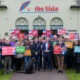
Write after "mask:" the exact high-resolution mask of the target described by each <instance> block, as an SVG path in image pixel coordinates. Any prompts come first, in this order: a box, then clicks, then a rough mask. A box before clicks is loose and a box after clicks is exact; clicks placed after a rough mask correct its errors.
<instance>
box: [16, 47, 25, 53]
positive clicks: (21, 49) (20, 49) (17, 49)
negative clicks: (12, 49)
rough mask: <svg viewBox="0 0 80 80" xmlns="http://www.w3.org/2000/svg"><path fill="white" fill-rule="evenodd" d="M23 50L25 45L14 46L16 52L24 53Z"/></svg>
mask: <svg viewBox="0 0 80 80" xmlns="http://www.w3.org/2000/svg"><path fill="white" fill-rule="evenodd" d="M24 52H25V47H24V46H17V47H16V53H18V54H19V53H24Z"/></svg>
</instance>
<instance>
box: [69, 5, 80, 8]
mask: <svg viewBox="0 0 80 80" xmlns="http://www.w3.org/2000/svg"><path fill="white" fill-rule="evenodd" d="M70 8H71V9H80V6H79V5H71V6H70Z"/></svg>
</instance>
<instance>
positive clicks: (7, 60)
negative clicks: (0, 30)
mask: <svg viewBox="0 0 80 80" xmlns="http://www.w3.org/2000/svg"><path fill="white" fill-rule="evenodd" d="M4 46H5V47H11V45H10V43H9V40H5V45H4ZM2 52H3V51H2ZM2 54H3V53H2ZM9 54H10V53H8V55H5V56H4V74H6V73H10V70H11V54H10V55H9ZM7 67H8V68H7Z"/></svg>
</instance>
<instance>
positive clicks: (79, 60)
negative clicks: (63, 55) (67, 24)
mask: <svg viewBox="0 0 80 80" xmlns="http://www.w3.org/2000/svg"><path fill="white" fill-rule="evenodd" d="M74 54H75V57H76V73H79V72H80V41H75V42H74Z"/></svg>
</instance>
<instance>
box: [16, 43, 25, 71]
mask: <svg viewBox="0 0 80 80" xmlns="http://www.w3.org/2000/svg"><path fill="white" fill-rule="evenodd" d="M24 52H25V47H23V45H22V44H21V42H17V43H16V56H15V70H16V71H20V70H21V67H22V64H23V53H24Z"/></svg>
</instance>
